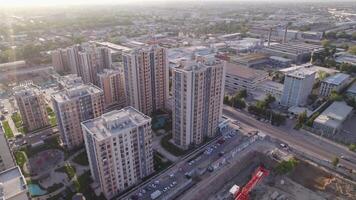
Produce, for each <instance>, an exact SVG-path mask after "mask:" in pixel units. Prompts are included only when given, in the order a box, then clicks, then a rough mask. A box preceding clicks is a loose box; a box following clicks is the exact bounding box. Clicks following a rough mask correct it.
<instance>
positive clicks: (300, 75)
mask: <svg viewBox="0 0 356 200" xmlns="http://www.w3.org/2000/svg"><path fill="white" fill-rule="evenodd" d="M314 80H315V71H311V70H308V69H305V68H302V69H299V70H297V71H293V72H291V73H289V74H287V75H286V76H285V79H284V88H283V94H282V98H281V105H283V106H286V107H292V106H304V105H305V104H306V103H307V100H308V96H309V95H310V93H311V91H312V89H313V85H314Z"/></svg>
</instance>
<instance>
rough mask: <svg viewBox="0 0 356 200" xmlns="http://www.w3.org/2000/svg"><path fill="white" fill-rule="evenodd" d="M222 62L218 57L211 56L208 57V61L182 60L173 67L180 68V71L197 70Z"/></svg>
mask: <svg viewBox="0 0 356 200" xmlns="http://www.w3.org/2000/svg"><path fill="white" fill-rule="evenodd" d="M220 64H223V62H222V61H221V60H219V59H216V58H213V59H210V60H209V61H208V62H197V61H192V60H188V61H187V60H183V61H182V62H180V64H178V66H177V67H175V68H174V69H178V70H182V71H199V70H203V69H206V68H209V67H214V66H218V65H220Z"/></svg>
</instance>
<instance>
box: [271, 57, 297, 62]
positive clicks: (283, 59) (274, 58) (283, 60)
mask: <svg viewBox="0 0 356 200" xmlns="http://www.w3.org/2000/svg"><path fill="white" fill-rule="evenodd" d="M269 58H270V59H272V60H278V61H281V62H291V61H292V59H288V58H283V57H279V56H270V57H269Z"/></svg>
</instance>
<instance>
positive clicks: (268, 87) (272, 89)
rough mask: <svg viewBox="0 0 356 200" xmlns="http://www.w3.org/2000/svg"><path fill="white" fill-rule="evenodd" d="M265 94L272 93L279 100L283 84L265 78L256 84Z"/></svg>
mask: <svg viewBox="0 0 356 200" xmlns="http://www.w3.org/2000/svg"><path fill="white" fill-rule="evenodd" d="M258 87H259V88H260V89H261V90H262V91H263V92H265V93H266V94H270V95H272V96H273V97H274V98H276V101H278V102H279V101H280V100H281V97H282V94H283V87H284V86H283V84H281V83H277V82H274V81H270V80H265V81H263V82H261V83H260V84H259V86H258Z"/></svg>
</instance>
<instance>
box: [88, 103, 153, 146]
mask: <svg viewBox="0 0 356 200" xmlns="http://www.w3.org/2000/svg"><path fill="white" fill-rule="evenodd" d="M149 121H151V118H150V117H149V116H147V115H145V114H143V113H141V112H140V111H138V110H136V109H135V108H133V107H131V106H128V107H125V108H123V109H121V110H113V111H111V112H108V113H105V114H103V115H102V116H100V117H97V118H95V119H90V120H87V121H84V122H82V126H84V127H86V128H87V129H88V130H89V133H90V134H92V135H93V136H94V138H95V139H96V140H103V139H106V138H109V137H111V136H115V135H118V134H121V133H124V132H125V130H127V129H130V128H133V127H137V126H139V125H141V124H144V123H147V122H149Z"/></svg>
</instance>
